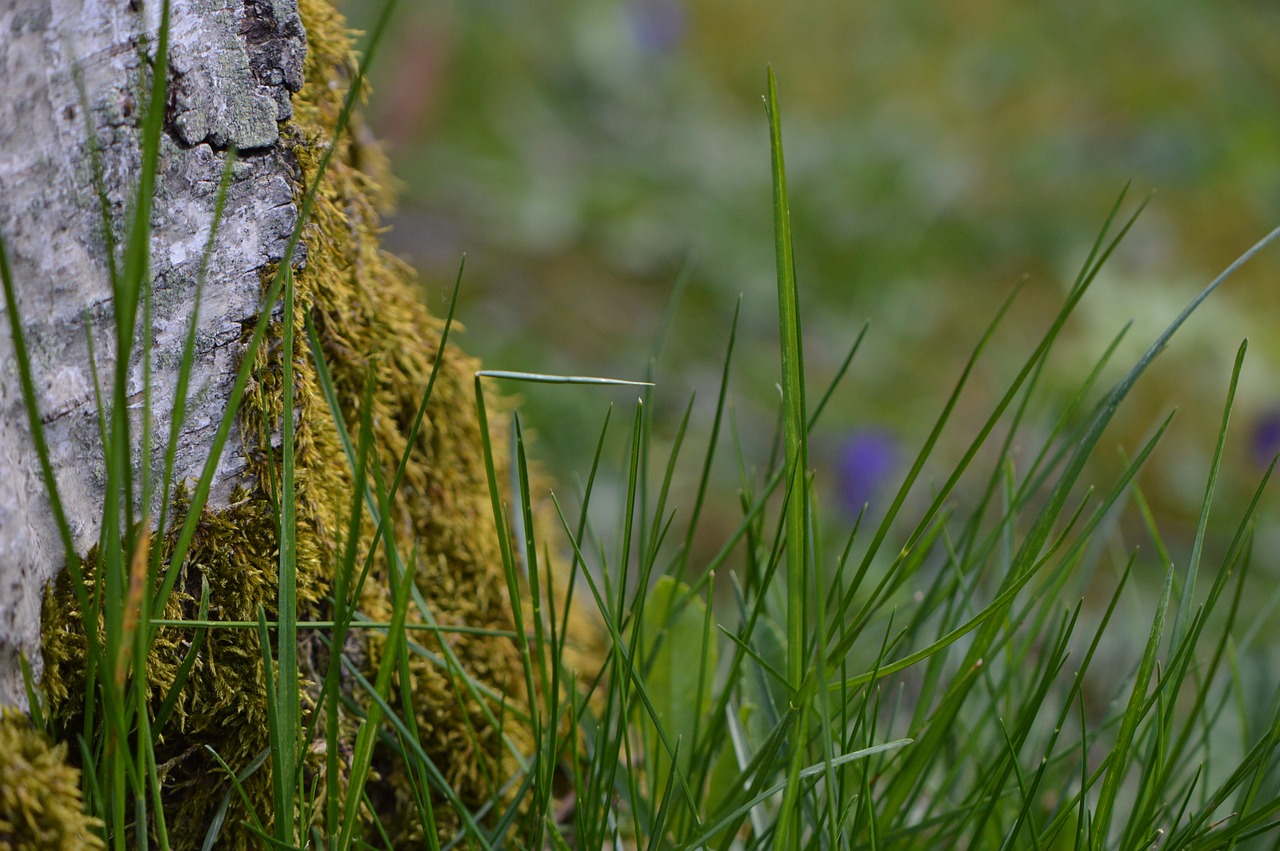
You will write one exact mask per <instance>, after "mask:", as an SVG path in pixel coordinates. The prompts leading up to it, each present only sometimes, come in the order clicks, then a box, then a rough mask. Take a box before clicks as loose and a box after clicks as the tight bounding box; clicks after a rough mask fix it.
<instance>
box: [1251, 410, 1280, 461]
mask: <svg viewBox="0 0 1280 851" xmlns="http://www.w3.org/2000/svg"><path fill="white" fill-rule="evenodd" d="M1252 443H1253V460H1254V462H1255V463H1256V464H1257V465H1258V466H1259V467H1266V466H1267V465H1268V464H1270V463H1271V459H1272V458H1274V457H1276V454H1277V453H1280V408H1271V409H1270V410H1268V411H1264V412H1262V413H1261V414H1259V415H1258V418H1257V419H1256V420H1254V421H1253V434H1252Z"/></svg>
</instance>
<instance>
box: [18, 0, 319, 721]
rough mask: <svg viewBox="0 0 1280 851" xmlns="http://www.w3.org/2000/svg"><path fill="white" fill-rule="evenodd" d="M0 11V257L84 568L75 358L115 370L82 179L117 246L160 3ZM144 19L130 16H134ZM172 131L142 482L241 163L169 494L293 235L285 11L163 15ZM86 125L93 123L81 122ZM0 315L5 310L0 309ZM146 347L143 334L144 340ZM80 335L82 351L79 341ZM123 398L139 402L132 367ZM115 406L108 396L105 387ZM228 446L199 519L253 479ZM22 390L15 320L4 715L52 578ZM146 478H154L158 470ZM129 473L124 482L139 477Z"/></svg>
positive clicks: (89, 469) (90, 457)
mask: <svg viewBox="0 0 1280 851" xmlns="http://www.w3.org/2000/svg"><path fill="white" fill-rule="evenodd" d="M5 5H6V7H7V8H5V9H4V10H3V11H0V33H3V36H0V62H3V69H4V82H3V83H0V87H2V88H3V93H2V94H0V235H2V236H3V238H4V240H5V245H6V247H7V252H8V259H9V262H10V264H11V268H12V272H13V279H14V283H15V287H16V295H17V304H18V307H19V313H20V317H21V322H22V327H23V333H24V337H25V339H26V343H27V347H28V350H29V352H30V356H31V364H32V369H33V377H34V382H35V388H36V393H37V396H38V405H39V415H40V419H41V421H42V422H43V424H44V429H45V433H46V436H47V440H48V445H49V449H50V453H51V460H52V465H53V470H54V475H55V476H56V479H57V483H58V490H59V493H60V494H61V497H62V500H63V503H64V505H65V508H66V514H67V517H68V519H69V520H70V523H71V527H72V532H73V538H74V544H75V546H76V548H77V549H78V550H79V551H80V552H84V551H85V550H87V549H88V548H89V547H90V546H91V545H92V544H94V543H95V542H96V540H97V537H98V534H99V531H100V528H99V527H100V523H101V517H102V505H103V497H104V493H103V488H104V483H105V472H104V471H105V467H104V460H103V458H104V456H103V447H102V442H101V440H100V438H99V423H98V409H97V401H96V399H97V396H96V394H95V389H94V378H93V372H92V370H91V358H90V352H89V343H88V340H89V338H90V337H92V340H93V351H94V353H95V355H96V368H97V373H98V376H99V380H100V381H102V382H107V383H108V385H109V381H110V378H109V376H110V375H111V372H112V370H113V369H114V360H115V352H114V343H113V336H112V331H113V320H112V315H111V310H112V301H111V292H112V288H111V277H110V274H109V258H108V248H107V245H108V239H107V234H106V233H105V231H104V226H103V216H102V205H101V204H100V201H99V195H98V191H97V188H96V181H95V164H94V157H93V155H92V153H93V147H94V145H93V144H92V140H96V143H97V147H98V149H99V150H100V152H101V153H100V164H101V170H100V174H101V178H102V188H103V190H104V194H105V197H106V201H107V207H108V210H109V215H110V221H111V225H110V227H111V229H112V232H113V235H114V240H115V242H116V243H117V244H118V243H120V241H121V239H122V237H123V234H124V228H125V222H126V221H127V217H128V214H129V210H130V208H131V205H132V203H133V198H132V193H133V187H135V186H136V184H137V177H138V174H139V169H140V147H139V130H138V124H139V115H140V112H141V111H142V110H143V109H145V102H141V101H142V98H143V96H142V95H141V94H140V91H143V89H142V88H141V83H142V75H143V74H144V73H145V72H147V71H148V70H149V68H150V67H151V65H150V63H151V59H152V54H153V52H154V43H155V39H156V34H157V31H158V22H159V3H158V2H154V0H153V1H152V2H146V3H144V4H134V3H123V2H119V0H11V2H10V3H7V4H5ZM139 8H141V9H142V10H143V11H138V9H139ZM171 32H172V34H171V45H170V62H171V83H170V90H169V113H168V116H167V119H166V128H165V133H164V135H163V139H162V149H161V158H160V166H159V174H158V177H157V187H156V193H155V206H154V213H153V217H152V218H153V227H154V230H153V235H152V241H151V248H152V251H151V263H152V276H153V280H154V296H153V309H154V319H153V322H152V334H153V347H152V350H151V363H152V369H153V374H152V379H151V386H152V387H153V392H154V397H153V404H152V412H153V418H152V423H151V432H150V433H151V434H152V435H154V437H155V446H154V447H153V451H152V454H151V458H152V459H153V461H154V463H153V467H154V466H158V465H159V464H160V462H161V460H162V459H163V449H164V445H165V444H166V443H167V439H168V434H169V411H170V410H171V408H172V404H173V392H174V391H173V388H174V384H175V377H176V373H177V364H178V361H179V356H180V354H181V351H182V346H183V340H184V336H185V334H186V332H187V328H188V322H189V320H190V318H191V317H190V310H191V305H192V303H193V299H194V294H195V289H196V281H197V277H198V274H199V268H200V265H201V258H202V255H203V253H204V250H205V243H206V241H207V238H208V234H209V233H210V229H211V227H212V225H213V218H214V205H215V201H216V197H217V189H218V185H219V181H220V179H221V176H222V172H223V169H224V164H225V161H226V157H227V150H228V148H229V147H230V146H235V147H236V148H238V149H239V150H240V151H241V156H240V159H239V161H238V162H237V164H236V166H235V171H234V177H233V179H232V181H231V185H230V190H229V194H228V196H227V201H226V209H225V214H224V217H223V221H222V225H221V228H220V230H219V232H218V235H217V239H216V243H215V245H214V246H213V251H212V255H211V258H210V262H209V264H208V274H207V277H206V281H205V285H204V300H203V304H202V307H201V311H200V316H199V317H198V323H199V332H198V335H197V338H196V357H195V365H194V372H193V375H192V381H191V385H190V386H191V392H190V394H189V397H190V398H189V405H190V407H189V413H188V416H187V418H186V420H185V423H184V426H183V429H182V433H181V439H180V441H179V448H178V451H177V458H176V467H175V479H176V480H177V481H185V480H188V479H190V478H194V477H196V476H198V475H199V473H200V469H201V467H202V466H203V465H204V463H205V459H206V456H207V453H208V445H209V440H210V438H211V436H212V434H213V432H214V431H215V430H216V429H217V427H218V423H219V421H220V419H221V418H222V415H223V412H224V410H225V407H226V398H227V394H228V391H229V389H230V386H231V383H232V382H233V380H234V377H235V370H236V368H237V366H238V357H239V341H240V339H241V335H242V329H243V327H244V324H245V323H247V322H252V320H253V319H254V318H255V317H256V315H257V314H258V311H259V306H260V300H261V294H262V282H261V280H262V270H263V268H264V267H265V266H267V265H269V264H271V263H273V262H276V261H278V260H280V259H281V257H282V255H283V252H284V249H285V244H286V242H287V240H288V237H289V235H290V233H291V232H292V230H293V228H294V225H295V223H296V218H297V209H296V205H295V198H296V190H297V186H296V182H297V177H296V175H297V168H296V166H295V165H294V164H293V163H292V162H291V161H290V159H289V158H288V157H287V156H286V155H285V154H284V152H283V150H282V145H281V141H280V132H279V127H280V125H279V123H278V122H281V121H285V120H287V119H288V118H290V116H291V115H292V105H291V100H290V98H291V93H293V92H296V91H297V90H298V89H299V87H300V86H301V85H302V74H303V57H304V53H305V49H306V37H305V34H304V32H303V29H302V24H301V23H300V21H299V17H298V8H297V0H188V1H187V2H181V3H175V4H174V5H173V11H172V18H171ZM86 107H87V110H86ZM0 310H4V304H3V303H2V302H0ZM139 327H140V331H139V333H141V323H139ZM86 330H88V334H86ZM130 376H131V380H130V388H129V390H130V393H131V394H135V395H134V397H133V398H136V394H138V393H140V392H141V388H142V387H143V367H142V363H141V359H140V358H136V357H135V362H134V363H133V364H132V368H131V371H130ZM102 398H103V401H104V404H109V401H110V391H109V386H108V387H106V388H104V392H103V397H102ZM236 441H237V438H236V436H235V432H234V431H233V435H232V442H231V444H229V445H228V447H227V449H226V451H224V453H223V455H222V461H221V463H220V466H219V469H218V473H217V476H216V479H215V486H214V488H213V490H212V492H211V494H210V505H212V506H216V505H219V504H224V503H225V502H226V500H227V498H228V497H229V495H230V493H231V491H232V488H233V487H234V486H235V485H236V484H237V483H239V482H240V481H241V480H242V477H243V475H244V472H245V467H246V462H245V458H244V453H243V452H242V451H240V449H239V446H238V444H237V443H236ZM34 446H35V444H34V443H33V439H32V434H31V429H30V426H29V423H28V415H27V412H26V410H25V408H24V404H23V398H22V394H21V391H20V385H19V378H18V370H17V366H16V362H15V357H14V349H13V339H12V335H11V333H10V323H9V318H8V317H5V318H4V320H3V321H2V322H0V478H2V479H3V481H2V483H0V704H13V703H16V704H23V703H25V699H24V694H23V686H22V679H21V675H20V672H19V666H18V658H19V654H23V655H25V656H26V658H27V659H28V660H30V661H31V662H32V665H33V667H34V668H35V669H36V670H37V672H38V671H39V668H40V664H41V662H40V660H41V654H40V652H39V647H40V643H39V642H40V608H41V602H42V599H43V595H44V592H45V587H46V585H47V584H48V582H49V581H50V579H51V578H52V577H53V576H54V574H55V573H56V572H57V571H58V569H59V568H60V567H61V566H62V565H63V563H64V552H63V548H62V544H61V542H60V540H59V536H58V533H57V529H56V527H55V525H54V521H53V514H52V512H51V508H50V505H49V501H48V497H47V489H46V487H45V483H44V481H43V478H42V475H41V469H40V465H39V464H38V462H37V456H36V452H35V448H34ZM151 472H152V474H153V475H157V476H158V474H159V473H160V470H159V469H153V470H152V471H151ZM140 473H141V471H138V470H135V474H140Z"/></svg>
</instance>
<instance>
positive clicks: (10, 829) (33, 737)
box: [0, 708, 103, 851]
mask: <svg viewBox="0 0 1280 851" xmlns="http://www.w3.org/2000/svg"><path fill="white" fill-rule="evenodd" d="M99 827H101V822H99V821H98V820H97V819H94V818H90V817H89V816H86V815H85V814H84V810H83V809H82V807H81V804H80V770H79V769H77V768H74V767H73V766H71V765H68V764H67V746H66V745H65V744H59V745H54V744H51V743H50V742H49V740H48V739H47V738H46V737H45V736H44V735H42V734H41V733H40V732H38V731H37V730H35V729H34V728H33V727H32V726H31V722H30V720H29V719H28V718H27V716H25V715H23V714H22V713H21V712H18V711H16V710H13V709H8V708H0V848H9V849H13V850H14V851H82V849H84V851H88V850H89V849H94V848H101V847H103V846H102V841H101V840H100V839H99V838H98V837H97V835H96V834H94V833H93V830H94V829H95V828H99Z"/></svg>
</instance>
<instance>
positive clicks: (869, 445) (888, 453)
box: [836, 429, 898, 515]
mask: <svg viewBox="0 0 1280 851" xmlns="http://www.w3.org/2000/svg"><path fill="white" fill-rule="evenodd" d="M897 456H898V442H897V440H895V439H894V437H893V436H892V435H891V434H889V433H888V432H887V431H883V430H880V429H861V430H858V431H855V432H854V433H853V434H851V435H850V436H849V437H847V438H845V441H844V443H843V444H842V445H841V447H840V457H839V460H838V461H837V467H836V474H837V476H838V478H839V482H840V502H841V504H842V505H843V506H844V508H845V510H846V511H848V512H849V513H851V514H854V515H857V514H858V513H859V512H860V511H862V508H863V506H865V505H866V504H867V503H869V502H871V500H872V499H873V498H874V497H875V496H876V494H877V493H878V492H879V491H880V489H881V488H882V487H883V486H884V485H885V484H886V482H887V480H888V479H889V476H890V475H891V474H892V473H893V471H894V468H895V467H896V466H897V463H898V461H897Z"/></svg>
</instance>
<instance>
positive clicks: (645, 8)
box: [627, 0, 685, 53]
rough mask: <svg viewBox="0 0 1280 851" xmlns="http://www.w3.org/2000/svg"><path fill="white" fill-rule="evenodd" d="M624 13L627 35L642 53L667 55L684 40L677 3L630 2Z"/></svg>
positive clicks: (669, 0)
mask: <svg viewBox="0 0 1280 851" xmlns="http://www.w3.org/2000/svg"><path fill="white" fill-rule="evenodd" d="M627 13H628V14H627V17H628V18H629V19H630V22H631V35H632V37H633V38H634V39H635V40H636V44H638V45H639V46H640V49H641V50H643V51H645V52H646V53H669V52H671V51H672V50H673V49H675V47H676V45H678V44H679V43H680V40H681V39H682V38H683V37H684V31H685V14H684V4H683V3H681V2H680V0H632V2H631V3H628V4H627Z"/></svg>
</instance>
